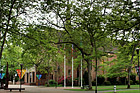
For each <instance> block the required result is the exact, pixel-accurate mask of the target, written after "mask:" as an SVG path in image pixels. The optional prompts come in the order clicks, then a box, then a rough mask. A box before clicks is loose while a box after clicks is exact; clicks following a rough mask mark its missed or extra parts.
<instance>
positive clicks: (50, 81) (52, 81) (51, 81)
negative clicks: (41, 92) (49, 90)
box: [49, 80, 57, 85]
mask: <svg viewBox="0 0 140 93" xmlns="http://www.w3.org/2000/svg"><path fill="white" fill-rule="evenodd" d="M56 83H57V82H55V81H54V80H49V84H50V85H51V84H56Z"/></svg>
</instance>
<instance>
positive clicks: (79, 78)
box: [78, 65, 81, 86]
mask: <svg viewBox="0 0 140 93" xmlns="http://www.w3.org/2000/svg"><path fill="white" fill-rule="evenodd" d="M78 70H79V75H78V76H79V77H78V86H80V80H81V69H80V65H79V66H78Z"/></svg>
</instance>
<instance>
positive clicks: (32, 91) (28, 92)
mask: <svg viewBox="0 0 140 93" xmlns="http://www.w3.org/2000/svg"><path fill="white" fill-rule="evenodd" d="M8 87H9V88H19V87H20V86H19V85H9V86H8ZM22 88H25V90H23V91H21V92H22V93H95V92H94V91H69V90H64V89H80V88H79V87H74V88H71V87H66V88H64V87H57V88H54V87H43V86H39V87H38V86H29V85H22ZM105 92H109V91H98V93H105ZM110 92H113V90H112V91H110ZM0 93H20V92H19V91H18V90H13V91H12V92H10V91H9V90H3V89H0Z"/></svg>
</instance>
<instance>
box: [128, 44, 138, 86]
mask: <svg viewBox="0 0 140 93" xmlns="http://www.w3.org/2000/svg"><path fill="white" fill-rule="evenodd" d="M136 46H137V44H135V45H134V47H133V48H132V49H133V51H132V57H131V62H130V66H129V67H128V85H127V88H128V89H130V74H131V65H132V63H133V58H134V53H135V49H136Z"/></svg>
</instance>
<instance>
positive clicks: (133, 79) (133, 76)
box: [130, 74, 136, 84]
mask: <svg viewBox="0 0 140 93" xmlns="http://www.w3.org/2000/svg"><path fill="white" fill-rule="evenodd" d="M130 80H132V81H133V83H132V84H135V83H136V75H135V74H131V75H130Z"/></svg>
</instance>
